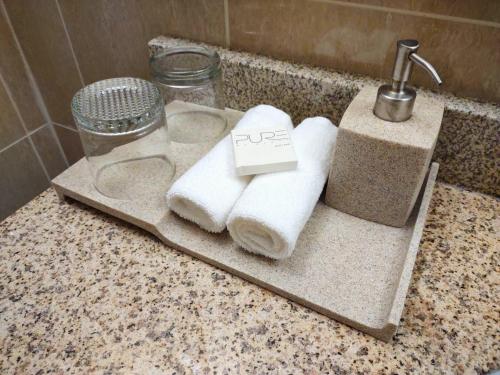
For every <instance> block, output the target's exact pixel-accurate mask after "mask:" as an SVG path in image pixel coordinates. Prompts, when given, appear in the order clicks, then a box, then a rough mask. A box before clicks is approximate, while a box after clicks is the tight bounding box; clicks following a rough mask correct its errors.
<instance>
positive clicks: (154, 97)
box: [71, 77, 164, 135]
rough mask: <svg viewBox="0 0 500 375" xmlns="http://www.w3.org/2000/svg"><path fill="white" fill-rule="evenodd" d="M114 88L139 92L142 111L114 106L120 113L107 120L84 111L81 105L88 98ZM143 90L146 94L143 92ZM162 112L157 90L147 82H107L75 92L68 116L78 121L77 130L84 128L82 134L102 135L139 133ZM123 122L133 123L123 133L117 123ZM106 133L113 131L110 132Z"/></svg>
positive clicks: (90, 85)
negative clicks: (71, 114) (129, 121)
mask: <svg viewBox="0 0 500 375" xmlns="http://www.w3.org/2000/svg"><path fill="white" fill-rule="evenodd" d="M116 88H118V89H133V90H135V91H137V92H141V93H142V94H141V97H142V98H143V99H144V102H143V106H142V108H140V109H138V108H131V106H130V103H126V105H125V106H124V107H123V108H120V107H121V106H122V104H120V103H118V104H116V106H117V107H118V108H119V110H121V111H122V112H123V113H119V114H118V115H116V116H109V115H108V113H106V114H105V115H104V116H102V113H101V116H100V115H98V114H97V113H96V114H95V115H90V114H89V111H86V110H85V109H84V107H83V105H82V104H83V103H82V101H84V100H88V99H89V97H88V95H93V96H94V97H95V95H97V94H99V91H101V93H100V94H101V95H102V94H104V91H109V90H111V91H116ZM144 90H146V91H147V92H144ZM113 104H115V103H113ZM101 107H102V105H101ZM163 110H164V103H163V97H162V95H161V93H160V90H159V89H158V88H157V87H156V86H155V85H153V84H152V83H151V82H149V81H146V80H143V79H140V78H133V77H120V78H108V79H104V80H101V81H96V82H94V83H91V84H89V85H87V86H85V87H83V88H81V89H80V90H78V91H77V92H76V93H75V95H74V96H73V99H72V100H71V112H72V113H73V116H74V117H75V120H78V121H77V126H78V128H79V129H82V128H84V129H85V130H86V131H90V132H92V133H96V134H102V135H104V134H108V135H117V134H126V133H127V134H128V133H136V132H139V131H141V130H143V129H145V128H147V127H148V126H150V125H151V122H154V117H155V116H156V115H157V113H161V111H163ZM126 120H131V121H133V123H134V126H133V128H129V129H127V130H125V129H123V128H121V125H122V124H121V123H122V122H123V121H126ZM82 130H83V129H82ZM110 130H113V131H111V132H110Z"/></svg>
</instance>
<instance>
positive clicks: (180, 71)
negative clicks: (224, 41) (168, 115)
mask: <svg viewBox="0 0 500 375" xmlns="http://www.w3.org/2000/svg"><path fill="white" fill-rule="evenodd" d="M189 55H191V56H193V57H197V58H202V59H203V64H200V66H199V67H196V68H193V67H185V68H184V67H182V64H177V62H175V61H174V59H176V58H178V57H179V56H186V57H188V56H189ZM186 65H187V64H186ZM149 66H150V68H151V72H152V75H153V77H154V79H156V80H158V81H160V82H163V83H166V84H176V83H177V84H183V83H186V82H191V83H192V82H197V81H201V82H202V81H207V80H210V79H212V78H213V77H214V76H216V75H217V74H219V73H220V70H221V61H220V56H219V54H218V53H217V52H216V51H214V50H211V49H208V48H206V47H201V46H177V47H170V48H166V49H165V50H163V51H161V52H159V53H157V54H155V55H153V56H151V58H150V59H149Z"/></svg>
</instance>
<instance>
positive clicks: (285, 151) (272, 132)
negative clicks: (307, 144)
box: [231, 127, 297, 176]
mask: <svg viewBox="0 0 500 375" xmlns="http://www.w3.org/2000/svg"><path fill="white" fill-rule="evenodd" d="M231 138H232V141H233V151H234V161H235V165H236V173H237V174H238V176H246V175H252V174H259V173H270V172H282V171H288V170H291V169H295V168H297V156H296V155H295V150H294V148H293V145H292V140H291V139H290V134H289V132H288V130H287V129H286V128H285V127H266V128H251V129H234V130H233V131H232V132H231Z"/></svg>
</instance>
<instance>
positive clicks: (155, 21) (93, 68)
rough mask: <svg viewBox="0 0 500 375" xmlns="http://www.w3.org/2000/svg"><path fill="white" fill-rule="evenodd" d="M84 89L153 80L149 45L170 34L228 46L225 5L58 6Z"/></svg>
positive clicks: (148, 0) (114, 1) (73, 2)
mask: <svg viewBox="0 0 500 375" xmlns="http://www.w3.org/2000/svg"><path fill="white" fill-rule="evenodd" d="M60 5H61V10H62V13H63V15H64V19H65V22H66V26H67V29H68V32H69V35H70V38H71V40H72V43H73V47H74V50H75V54H76V56H77V59H78V61H79V65H80V68H81V71H82V74H83V77H84V80H85V83H86V84H88V83H91V82H95V81H97V80H100V79H104V78H109V77H116V76H138V77H143V78H146V77H148V76H149V67H148V51H147V42H148V41H149V40H150V39H152V38H153V37H155V36H158V35H161V34H168V35H174V36H181V37H184V38H191V39H195V40H201V41H205V42H210V43H215V44H222V43H223V42H224V9H223V0H211V1H209V0H204V1H202V0H189V1H181V0H142V1H139V2H136V1H122V0H111V1H110V0H95V1H78V0H60Z"/></svg>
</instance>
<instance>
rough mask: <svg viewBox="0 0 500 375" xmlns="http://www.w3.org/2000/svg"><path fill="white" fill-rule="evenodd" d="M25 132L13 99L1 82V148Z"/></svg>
mask: <svg viewBox="0 0 500 375" xmlns="http://www.w3.org/2000/svg"><path fill="white" fill-rule="evenodd" d="M25 134H26V132H25V131H24V129H23V126H22V124H21V120H20V119H19V116H18V115H17V113H16V111H15V110H14V106H13V105H12V101H11V100H10V98H9V96H8V95H7V91H6V90H5V87H4V85H3V84H2V83H1V82H0V150H1V149H2V148H4V147H7V146H8V145H9V144H11V143H12V142H14V141H17V140H18V139H19V138H21V137H22V136H24V135H25Z"/></svg>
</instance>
